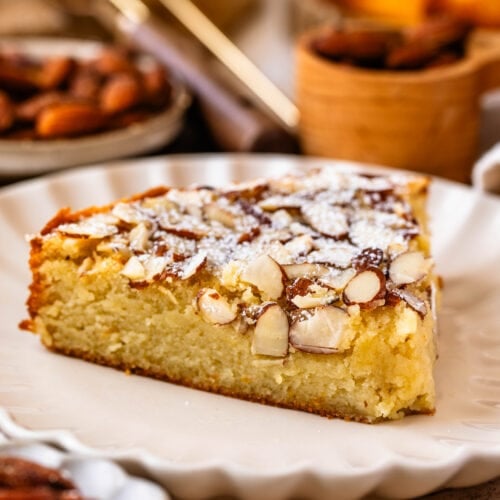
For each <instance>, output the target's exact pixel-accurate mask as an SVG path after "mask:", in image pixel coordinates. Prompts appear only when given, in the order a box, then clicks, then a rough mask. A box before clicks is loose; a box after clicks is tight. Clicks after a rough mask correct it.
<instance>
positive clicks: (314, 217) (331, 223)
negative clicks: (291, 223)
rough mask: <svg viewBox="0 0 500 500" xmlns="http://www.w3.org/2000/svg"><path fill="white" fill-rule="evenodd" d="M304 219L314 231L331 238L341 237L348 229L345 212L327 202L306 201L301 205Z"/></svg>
mask: <svg viewBox="0 0 500 500" xmlns="http://www.w3.org/2000/svg"><path fill="white" fill-rule="evenodd" d="M301 211H302V214H303V215H304V218H305V219H306V221H307V222H308V223H309V224H310V225H311V226H312V227H313V228H314V229H316V231H318V232H320V233H321V234H324V235H326V236H331V237H332V238H341V237H343V236H345V235H346V234H347V233H348V231H349V223H348V220H347V214H346V212H345V211H344V210H343V209H342V208H340V207H334V206H332V205H330V204H328V203H307V204H305V205H303V206H302V207H301Z"/></svg>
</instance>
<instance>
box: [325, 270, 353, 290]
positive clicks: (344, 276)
mask: <svg viewBox="0 0 500 500" xmlns="http://www.w3.org/2000/svg"><path fill="white" fill-rule="evenodd" d="M335 271H336V270H332V271H330V272H329V273H328V274H325V275H324V276H321V277H320V282H321V283H323V284H324V285H326V286H328V287H330V288H333V289H335V290H343V289H344V288H345V287H346V286H347V283H349V281H351V279H352V278H354V276H356V270H355V269H353V268H352V267H349V268H348V269H344V270H342V271H336V272H335Z"/></svg>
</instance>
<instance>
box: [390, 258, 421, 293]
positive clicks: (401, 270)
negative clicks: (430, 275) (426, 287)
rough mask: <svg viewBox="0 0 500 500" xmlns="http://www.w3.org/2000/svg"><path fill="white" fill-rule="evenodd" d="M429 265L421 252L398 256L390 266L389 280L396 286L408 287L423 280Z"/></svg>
mask: <svg viewBox="0 0 500 500" xmlns="http://www.w3.org/2000/svg"><path fill="white" fill-rule="evenodd" d="M427 267H428V264H427V262H426V259H425V257H424V255H423V254H422V253H421V252H405V253H402V254H400V255H398V256H397V257H396V258H395V259H394V260H393V261H392V262H391V264H390V266H389V278H390V279H391V281H392V282H393V283H394V284H395V285H408V284H410V283H414V282H415V281H418V280H420V279H421V278H423V277H424V276H425V274H426V272H427Z"/></svg>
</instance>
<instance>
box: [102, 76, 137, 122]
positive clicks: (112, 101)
mask: <svg viewBox="0 0 500 500" xmlns="http://www.w3.org/2000/svg"><path fill="white" fill-rule="evenodd" d="M140 100H141V87H140V85H139V82H138V80H137V78H135V77H134V76H131V75H127V74H121V75H117V76H114V77H112V78H111V79H110V80H109V81H108V82H107V83H106V84H105V85H104V87H103V88H102V90H101V94H100V97H99V101H100V105H101V109H102V110H103V111H104V112H105V113H108V114H116V113H120V112H121V111H125V110H127V109H130V108H131V107H133V106H135V105H136V104H138V103H139V102H140Z"/></svg>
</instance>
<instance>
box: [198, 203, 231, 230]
mask: <svg viewBox="0 0 500 500" xmlns="http://www.w3.org/2000/svg"><path fill="white" fill-rule="evenodd" d="M203 213H204V215H205V217H206V218H207V219H210V220H213V221H216V222H220V223H221V224H222V225H224V226H226V227H229V228H232V229H234V227H235V226H236V216H235V215H234V214H232V213H231V212H230V211H229V210H226V209H225V208H222V207H221V206H219V205H217V203H209V204H208V205H205V207H204V208H203Z"/></svg>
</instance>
